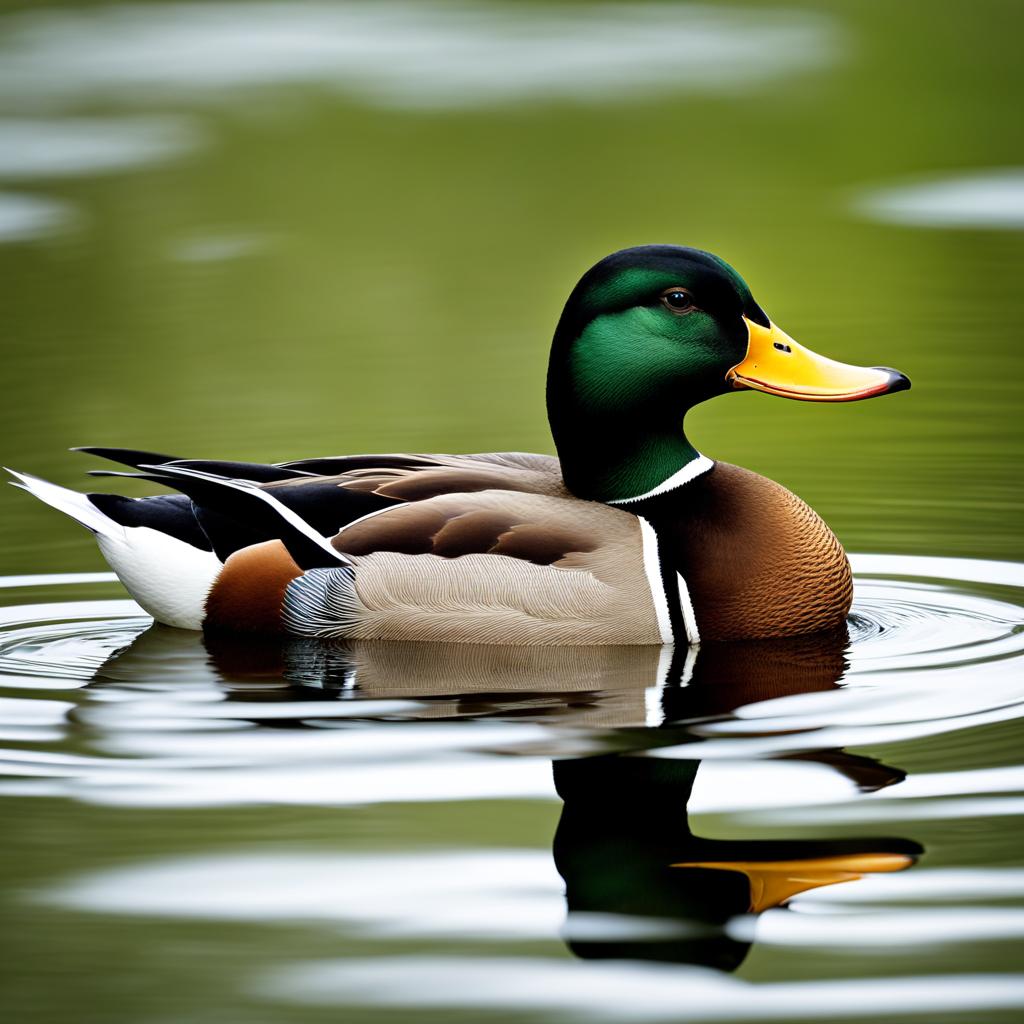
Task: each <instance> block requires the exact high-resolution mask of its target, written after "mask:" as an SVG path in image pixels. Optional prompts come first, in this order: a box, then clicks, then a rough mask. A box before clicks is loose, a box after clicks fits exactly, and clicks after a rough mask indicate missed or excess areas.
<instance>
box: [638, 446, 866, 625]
mask: <svg viewBox="0 0 1024 1024" xmlns="http://www.w3.org/2000/svg"><path fill="white" fill-rule="evenodd" d="M652 520H654V522H655V524H656V526H657V528H658V533H659V536H661V537H663V538H665V540H666V541H667V542H668V544H669V547H670V550H671V557H672V558H673V560H674V561H675V563H676V566H677V568H678V570H679V571H680V572H681V573H682V574H683V577H684V578H685V580H686V583H687V586H688V587H689V590H690V598H691V600H692V601H693V606H694V610H695V613H696V618H697V625H698V627H699V628H700V633H701V639H702V640H736V639H759V638H762V637H765V638H766V637H774V636H796V635H800V634H804V633H814V632H817V631H819V630H825V629H834V628H837V627H839V626H841V625H842V623H843V621H844V620H845V618H846V615H847V613H848V612H849V610H850V603H851V601H852V598H853V577H852V574H851V572H850V563H849V562H848V561H847V558H846V553H845V552H844V551H843V548H842V545H841V544H840V543H839V541H838V540H837V539H836V536H835V534H833V533H832V531H831V530H830V529H829V528H828V527H827V526H826V525H825V523H824V521H823V520H822V519H821V517H820V516H819V515H818V514H817V513H816V512H814V510H813V509H811V508H810V507H809V506H808V505H806V504H805V503H804V502H802V501H801V500H800V499H799V498H798V497H797V496H796V495H795V494H792V493H791V492H790V491H787V490H786V488H785V487H782V486H780V485H779V484H777V483H775V482H774V481H772V480H769V479H767V478H766V477H763V476H759V475H758V474H757V473H751V472H750V471H749V470H746V469H741V468H740V467H739V466H731V465H729V464H728V463H724V462H719V463H717V465H716V466H715V468H714V469H713V470H712V471H711V472H709V473H706V474H705V475H704V476H702V477H699V478H698V479H696V480H694V481H693V482H692V483H691V484H688V485H687V486H686V487H685V488H683V490H682V492H679V497H678V498H677V499H676V500H675V502H674V504H673V508H672V509H671V511H670V510H669V509H668V508H666V509H665V510H664V511H662V510H659V515H658V516H657V518H655V517H654V516H652Z"/></svg>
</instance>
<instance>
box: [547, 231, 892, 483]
mask: <svg viewBox="0 0 1024 1024" xmlns="http://www.w3.org/2000/svg"><path fill="white" fill-rule="evenodd" d="M906 387H909V381H908V380H907V379H906V378H905V377H904V376H903V375H902V374H898V373H896V371H891V370H887V369H884V368H877V367H876V368H871V369H867V368H863V367H851V366H846V365H845V364H842V363H836V362H834V361H832V360H828V359H824V358H823V357H821V356H817V355H815V354H814V353H813V352H810V351H809V350H807V349H804V348H803V347H802V346H800V345H798V344H797V343H796V342H795V341H793V339H792V338H790V337H788V336H787V335H785V334H784V333H783V332H782V331H780V330H779V329H778V328H777V327H775V326H774V325H773V324H772V323H771V322H770V321H769V319H768V317H767V316H766V315H765V313H764V311H763V310H762V309H761V307H760V306H759V305H758V304H757V302H755V301H754V297H753V296H752V295H751V292H750V289H749V287H748V286H747V284H746V282H745V281H744V280H743V278H742V277H740V275H739V274H737V273H736V271H735V270H733V268H732V267H730V266H729V265H728V264H727V263H726V262H725V261H724V260H722V259H719V258H718V257H717V256H714V255H712V254H711V253H708V252H702V251H701V250H699V249H690V248H686V247H683V246H674V245H645V246H639V247H637V248H634V249H623V250H621V251H620V252H616V253H613V254H612V255H611V256H608V257H606V258H605V259H603V260H601V262H600V263H598V264H597V265H596V266H594V267H592V268H591V269H590V270H588V271H587V273H586V274H584V275H583V277H582V279H581V280H580V282H579V284H577V285H576V287H575V288H574V289H573V291H572V294H571V295H570V296H569V300H568V302H567V303H566V305H565V309H564V310H563V312H562V316H561V319H560V320H559V323H558V328H557V329H556V331H555V338H554V342H553V344H552V347H551V359H550V363H549V366H548V387H547V403H548V418H549V420H550V423H551V431H552V434H553V435H554V439H555V445H556V447H557V448H558V454H559V457H560V459H561V462H562V473H563V475H564V478H565V481H566V484H567V485H568V487H569V488H570V490H572V491H573V493H575V494H577V495H579V496H580V497H583V498H590V499H593V500H596V501H628V500H630V499H635V498H637V497H638V496H640V495H644V494H647V493H648V492H649V491H651V490H652V489H655V488H660V487H663V486H664V485H665V483H666V481H670V480H671V479H672V478H673V477H674V476H675V474H677V473H679V472H680V471H682V470H684V469H685V467H686V466H688V465H689V464H690V463H693V462H694V461H695V460H697V459H698V458H699V454H698V452H697V451H696V450H695V449H694V448H693V447H692V446H691V445H690V444H689V442H688V441H687V440H686V437H685V435H684V433H683V418H684V416H685V415H686V412H687V411H688V410H689V409H691V408H692V407H693V406H695V405H697V404H698V403H700V402H703V401H706V400H707V399H709V398H713V397H715V396H716V395H721V394H725V393H727V392H730V391H734V390H737V389H747V388H749V389H754V390H759V391H765V392H768V393H771V394H777V395H782V396H784V397H788V398H799V399H803V400H809V401H850V400H853V399H857V398H867V397H870V396H872V395H875V394H882V393H885V392H886V391H895V390H902V389H904V388H906Z"/></svg>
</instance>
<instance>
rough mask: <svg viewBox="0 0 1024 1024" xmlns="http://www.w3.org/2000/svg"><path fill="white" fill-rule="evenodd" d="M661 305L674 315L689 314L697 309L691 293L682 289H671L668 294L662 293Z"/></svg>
mask: <svg viewBox="0 0 1024 1024" xmlns="http://www.w3.org/2000/svg"><path fill="white" fill-rule="evenodd" d="M661 304H662V305H663V306H664V307H665V308H666V309H669V310H671V311H672V312H673V313H689V312H690V310H691V309H695V308H696V307H695V306H694V304H693V299H692V298H690V293H689V292H684V291H683V289H682V288H669V290H668V291H667V292H662V295H661Z"/></svg>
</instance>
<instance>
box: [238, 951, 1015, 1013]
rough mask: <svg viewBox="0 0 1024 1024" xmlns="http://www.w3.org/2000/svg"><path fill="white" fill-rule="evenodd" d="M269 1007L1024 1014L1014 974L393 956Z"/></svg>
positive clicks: (284, 995) (301, 988) (267, 986)
mask: <svg viewBox="0 0 1024 1024" xmlns="http://www.w3.org/2000/svg"><path fill="white" fill-rule="evenodd" d="M252 990H253V992H254V993H256V994H258V995H259V996H262V997H264V998H270V999H274V1000H280V1001H284V1002H289V1003H297V1004H306V1005H325V1006H351V1005H362V1006H383V1007H408V1006H417V1007H421V1006H423V1007H438V1008H459V1009H468V1010H477V1011H479V1010H505V1011H518V1012H521V1013H532V1014H545V1015H550V1014H557V1015H559V1016H567V1017H572V1018H575V1019H599V1020H609V1019H616V1020H621V1019H622V1008H623V1007H624V1006H628V1007H629V1013H628V1015H629V1018H630V1019H631V1020H651V1021H661V1020H664V1021H679V1020H681V1019H683V1017H684V1016H685V1020H686V1021H687V1022H693V1024H697V1022H702V1021H709V1022H710V1021H735V1020H744V1021H761V1020H781V1021H786V1020H813V1021H817V1020H827V1019H829V1018H833V1017H837V1016H841V1017H843V1018H844V1019H849V1018H862V1017H863V1018H870V1017H876V1016H879V1017H880V1019H883V1020H891V1019H893V1017H895V1016H897V1015H899V1014H909V1013H948V1012H955V1011H976V1012H977V1011H981V1010H987V1009H1000V1008H1002V1009H1016V1008H1018V1007H1021V1006H1024V979H1022V978H1018V977H1014V976H1010V975H969V974H962V975H958V976H955V977H942V976H935V977H902V978H901V977H897V978H856V979H851V980H849V981H845V980H844V981H805V982H790V983H774V984H762V985H751V984H748V983H746V982H743V981H740V980H738V979H735V978H730V977H728V976H726V975H722V974H719V973H717V972H714V971H711V970H701V969H698V968H681V967H679V966H677V965H671V966H669V965H664V966H659V965H653V964H626V963H614V962H602V963H594V964H591V963H579V962H571V961H564V960H562V961H559V960H543V959H539V958H533V959H530V958H518V959H513V958H498V957H468V958H467V957H464V956H463V957H450V958H449V957H415V956H404V957H403V956H396V957H388V958H383V957H379V958H376V959H372V960H371V959H364V960H353V959H348V960H343V961H336V962H330V961H321V962H314V963H309V964H301V965H299V966H295V967H288V968H284V969H281V970H279V971H276V972H273V973H272V974H270V975H269V976H267V975H264V976H262V977H260V978H258V979H255V978H254V980H253V982H252Z"/></svg>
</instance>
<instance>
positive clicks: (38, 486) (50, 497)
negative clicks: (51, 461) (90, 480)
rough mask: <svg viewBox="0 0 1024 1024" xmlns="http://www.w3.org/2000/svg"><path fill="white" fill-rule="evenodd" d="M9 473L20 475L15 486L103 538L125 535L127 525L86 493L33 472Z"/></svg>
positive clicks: (122, 536)
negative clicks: (115, 518) (112, 516)
mask: <svg viewBox="0 0 1024 1024" xmlns="http://www.w3.org/2000/svg"><path fill="white" fill-rule="evenodd" d="M5 468H6V467H5ZM7 472H8V473H10V474H11V476H13V477H17V482H14V481H11V486H12V487H20V488H21V490H23V491H28V493H29V494H32V495H34V496H35V497H37V498H38V499H39V500H40V501H42V502H44V503H45V504H47V505H49V506H50V507H51V508H55V509H57V511H58V512H63V513H64V514H65V515H66V516H71V518H72V519H74V520H75V522H77V523H81V524H82V526H84V527H85V528H86V529H87V530H92V532H93V533H96V534H99V535H100V536H101V537H116V538H119V539H123V538H124V527H123V526H122V525H121V524H120V523H115V522H114V520H113V519H111V518H110V517H109V516H107V515H104V514H103V513H102V512H101V511H100V510H99V509H98V508H97V507H96V506H95V505H94V504H93V503H92V502H91V501H90V500H89V499H88V498H87V497H86V496H85V495H84V494H80V493H79V492H78V491H72V490H71V489H70V488H67V487H59V486H58V485H57V484H51V483H50V482H49V481H48V480H41V479H40V478H39V477H37V476H32V475H31V474H29V473H17V472H15V471H14V470H13V469H8V470H7Z"/></svg>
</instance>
